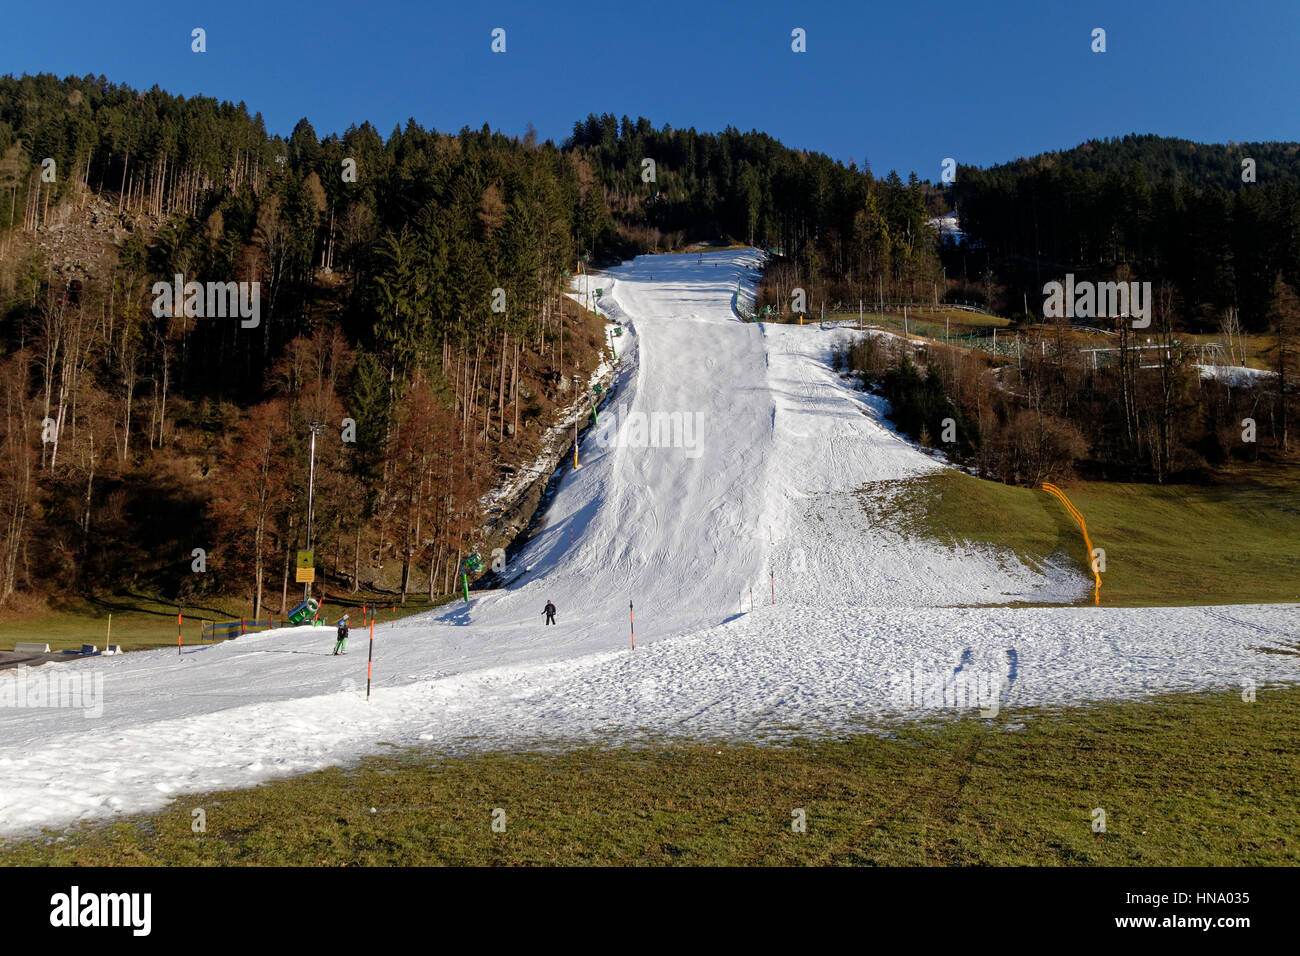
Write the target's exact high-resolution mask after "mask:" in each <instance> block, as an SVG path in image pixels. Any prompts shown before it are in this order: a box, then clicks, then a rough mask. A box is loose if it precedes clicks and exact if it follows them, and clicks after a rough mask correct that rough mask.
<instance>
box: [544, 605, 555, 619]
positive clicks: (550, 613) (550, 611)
mask: <svg viewBox="0 0 1300 956" xmlns="http://www.w3.org/2000/svg"><path fill="white" fill-rule="evenodd" d="M544 613H545V614H546V623H547V624H554V623H555V605H554V604H552V603H551V602H550V601H547V602H546V609H545V611H544Z"/></svg>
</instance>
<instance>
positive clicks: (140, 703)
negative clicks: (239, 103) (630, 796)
mask: <svg viewBox="0 0 1300 956" xmlns="http://www.w3.org/2000/svg"><path fill="white" fill-rule="evenodd" d="M701 258H702V259H703V262H701V261H700V260H701ZM760 261H761V260H760V255H759V253H758V252H757V251H755V250H746V251H741V252H734V251H733V252H723V253H706V254H704V256H703V257H701V256H699V255H698V254H689V255H684V256H644V257H640V258H638V259H636V260H634V261H632V262H630V263H626V264H624V265H623V266H620V267H618V268H616V269H612V270H610V271H609V272H607V273H603V274H600V275H597V276H594V277H586V276H583V277H580V279H579V280H578V282H577V283H576V284H575V289H574V291H573V293H572V294H573V297H574V298H575V299H579V300H581V298H582V293H583V292H584V286H583V285H582V283H584V282H592V283H593V284H594V285H596V286H598V287H600V288H602V289H603V295H602V297H601V299H600V307H601V311H602V312H603V313H604V314H605V315H606V317H607V318H609V319H611V320H612V321H616V322H618V323H619V324H620V325H622V326H623V327H624V329H625V334H624V335H623V336H621V337H619V338H618V339H617V340H616V342H617V345H618V350H619V356H620V360H621V361H620V363H619V365H618V367H617V369H616V373H615V387H616V391H615V392H614V395H613V398H612V400H611V401H610V402H607V403H606V405H605V406H604V407H603V408H602V409H601V413H600V417H601V428H600V429H595V430H592V431H589V432H588V433H587V434H586V435H585V436H584V438H583V442H582V445H581V447H580V459H581V462H582V467H581V468H579V469H578V470H576V471H574V470H571V469H566V472H565V473H564V474H563V476H562V478H561V480H560V482H559V484H558V488H557V490H556V493H555V496H554V499H553V500H552V502H551V503H550V506H549V509H548V512H547V515H546V519H545V522H544V524H543V527H542V528H541V530H540V531H539V532H538V533H537V535H536V536H535V537H534V538H533V540H532V541H531V542H530V543H529V544H528V546H527V547H526V548H525V549H524V550H523V551H522V552H521V554H520V555H519V556H518V557H516V559H515V561H514V563H513V566H512V567H511V569H510V574H511V577H512V579H513V580H512V584H511V587H510V589H509V590H508V591H498V592H485V593H483V594H481V595H479V596H478V597H477V598H476V599H475V600H474V602H473V604H472V605H471V606H470V607H468V608H466V607H465V605H464V604H463V603H458V604H456V605H452V606H449V607H446V608H443V609H440V610H438V611H434V612H430V613H428V614H424V615H420V616H418V617H412V618H407V619H405V620H403V621H400V622H397V624H395V625H392V624H383V625H379V626H378V627H377V629H376V632H375V663H374V674H375V681H374V687H373V691H372V698H371V700H370V701H369V702H367V701H366V700H365V696H364V695H365V677H366V650H367V636H368V635H367V633H366V632H365V631H364V630H363V629H361V628H358V629H356V630H354V632H353V637H352V640H351V642H350V644H351V647H350V653H349V654H348V655H347V656H344V657H333V656H332V655H331V654H330V649H331V648H332V646H333V642H334V634H333V629H332V628H312V627H300V628H290V629H283V630H277V631H271V632H263V633H260V634H255V635H250V636H247V637H241V638H239V639H238V640H235V641H230V642H227V643H224V644H219V645H213V646H208V647H192V648H186V649H185V651H184V653H182V654H177V653H175V652H174V651H166V650H159V651H149V652H138V653H132V654H127V655H124V656H121V657H110V658H95V659H89V660H85V661H80V662H76V663H70V664H47V665H45V666H44V667H42V668H37V669H29V670H27V671H26V672H20V671H14V670H11V671H3V672H0V682H4V681H10V682H17V681H19V680H22V679H25V680H28V681H31V680H32V679H33V678H36V677H38V676H43V675H44V674H46V673H50V672H53V669H57V672H58V673H61V674H62V673H69V672H71V671H72V670H74V669H75V671H76V672H78V673H88V674H93V675H98V676H102V678H103V713H102V715H101V716H99V717H96V718H87V717H86V716H84V715H83V713H82V712H81V711H80V710H75V709H66V708H64V709H59V708H42V709H35V708H32V709H27V708H23V707H12V706H0V833H5V834H13V833H23V832H30V831H32V830H35V829H37V828H39V827H42V826H55V827H58V826H66V825H67V824H69V823H72V822H74V821H77V820H95V819H102V818H105V817H110V816H113V815H116V814H121V813H127V812H137V811H144V810H152V809H156V808H159V807H161V806H164V805H165V804H166V803H167V802H168V801H169V800H171V799H173V798H174V797H176V796H177V795H181V794H186V793H197V792H203V791H207V790H213V789H220V788H227V787H242V786H252V785H254V784H257V783H259V782H262V781H265V780H268V779H271V778H274V777H282V776H286V775H289V774H295V773H301V772H306V771H310V770H315V769H319V768H322V767H327V766H331V765H336V764H339V763H343V762H347V761H351V760H354V759H356V758H357V757H359V756H361V755H363V754H367V753H374V752H376V751H377V750H378V748H379V746H380V744H381V742H382V743H390V744H396V745H407V744H410V745H415V744H423V745H427V746H434V747H437V748H439V749H442V750H446V751H449V752H460V751H464V750H466V749H483V748H493V747H513V748H520V747H530V748H533V747H561V746H567V745H571V744H573V743H580V742H598V743H614V742H635V741H639V740H645V739H651V738H657V737H663V736H668V737H672V736H688V737H699V736H710V737H712V736H719V737H726V738H739V739H759V740H772V741H779V740H783V739H787V738H789V737H792V736H806V735H815V734H831V733H841V732H846V731H850V730H853V729H861V728H863V727H866V726H870V725H873V724H879V723H881V722H885V723H888V722H890V721H894V720H900V719H911V718H914V717H916V716H918V715H921V714H933V713H934V711H933V710H926V709H925V707H924V706H923V705H922V704H921V703H920V702H918V701H916V700H914V699H911V698H909V697H908V696H907V695H906V694H905V693H901V692H900V688H903V687H906V686H907V681H908V679H909V677H908V675H909V674H921V675H925V676H927V677H928V676H929V675H940V676H941V677H943V679H944V680H945V681H947V682H948V683H949V684H951V683H952V682H953V681H954V680H956V679H957V678H958V676H959V675H981V674H982V675H985V676H986V677H987V676H990V675H991V676H992V677H993V678H995V679H996V681H997V682H998V685H999V686H1000V687H1001V692H1000V697H999V705H1000V706H1001V707H1002V708H1009V707H1010V708H1014V707H1029V706H1043V705H1046V706H1055V705H1068V704H1076V703H1080V702H1085V701H1091V700H1100V699H1136V698H1141V697H1143V696H1145V695H1148V694H1152V693H1158V692H1163V691H1169V690H1184V689H1209V688H1227V687H1241V686H1243V685H1245V684H1246V682H1247V681H1253V682H1254V683H1255V684H1256V685H1257V686H1258V687H1259V688H1260V690H1261V693H1263V692H1266V690H1265V689H1266V688H1267V686H1268V685H1269V684H1270V683H1283V682H1286V683H1290V682H1295V681H1300V654H1297V653H1296V652H1297V650H1300V615H1297V613H1296V612H1297V610H1300V606H1297V605H1259V606H1255V605H1242V606H1234V607H1231V608H1135V609H1124V608H1105V607H1102V608H1095V607H1086V606H1085V607H1079V606H1075V607H1036V608H1007V607H981V606H979V605H990V604H1005V603H1008V602H1012V601H1030V602H1037V603H1048V604H1051V603H1060V604H1064V603H1068V602H1073V601H1078V600H1079V599H1081V598H1084V597H1086V596H1087V595H1088V594H1089V593H1090V589H1091V582H1090V581H1088V580H1086V579H1084V578H1083V577H1082V576H1081V575H1079V574H1077V573H1075V572H1073V571H1070V570H1065V569H1063V568H1055V567H1048V568H1047V569H1045V571H1040V570H1036V569H1032V568H1029V567H1027V566H1025V565H1024V564H1023V563H1022V562H1020V561H1019V560H1017V559H1016V558H1015V557H1014V556H1012V555H1008V554H997V553H994V552H993V551H991V550H989V549H977V548H971V547H962V548H949V547H944V546H941V545H938V544H934V543H930V542H924V541H915V540H908V539H906V538H904V537H902V536H900V535H899V534H897V533H894V532H890V531H888V530H886V529H879V528H875V527H873V526H872V523H871V521H870V518H869V513H868V511H867V510H866V509H865V508H864V507H863V505H862V502H861V501H860V500H859V498H858V496H857V495H856V494H855V492H857V491H858V490H859V489H861V488H863V486H864V485H869V484H870V483H872V482H889V481H898V480H900V479H907V478H909V477H913V476H920V475H924V474H927V473H930V472H933V471H935V470H937V469H939V468H942V467H943V465H942V464H941V463H939V462H937V461H935V460H934V459H933V458H931V457H929V456H928V455H926V454H924V453H922V452H920V451H918V450H917V449H916V448H914V447H913V446H912V445H910V444H909V443H907V442H906V441H904V440H903V439H901V438H900V437H899V436H898V435H897V434H895V432H894V431H893V430H892V429H891V428H890V427H889V425H888V423H887V422H885V421H884V420H883V414H882V408H883V406H882V404H881V402H880V401H879V400H878V399H874V398H872V397H871V396H869V395H865V394H863V393H859V392H856V391H854V390H852V389H851V388H849V387H848V386H847V385H846V384H845V383H843V382H842V381H841V379H840V378H839V376H838V375H837V374H836V373H835V372H834V371H833V370H832V368H831V362H830V359H831V354H832V349H833V348H835V347H839V346H842V345H843V344H845V343H846V342H848V341H849V340H850V339H852V338H853V336H854V335H860V334H862V333H854V332H852V331H848V330H844V329H836V330H833V331H822V330H820V329H818V328H817V327H816V326H805V327H798V326H759V325H752V324H747V323H743V322H740V321H738V320H737V318H736V315H735V313H734V312H733V311H732V308H731V294H732V292H733V291H734V290H735V287H736V280H737V277H741V278H742V279H744V278H746V277H747V276H750V275H752V274H753V273H752V272H751V270H752V269H754V268H755V267H756V266H757V265H759V263H760ZM651 277H653V278H651ZM655 412H658V413H674V412H680V413H682V414H683V416H694V415H695V414H696V413H700V417H699V421H700V423H701V426H702V433H701V434H699V435H698V436H694V437H698V439H699V444H698V445H697V446H695V447H694V448H684V447H645V443H646V442H645V439H646V438H648V433H647V430H646V429H641V430H640V432H639V433H638V431H637V425H636V419H637V413H643V414H645V415H646V416H648V415H650V414H651V413H655ZM692 421H693V419H692ZM638 437H640V439H641V440H640V441H638V440H637V439H638ZM678 437H680V438H682V439H683V440H684V439H686V438H687V437H691V436H689V435H688V434H687V433H686V432H679V435H678ZM682 443H683V442H679V444H682ZM661 444H664V443H661ZM493 500H495V499H493ZM521 568H524V569H526V570H524V571H523V572H522V573H519V569H521ZM773 570H775V573H776V584H775V591H776V601H777V603H775V604H772V603H771V596H772V583H771V578H770V574H771V572H772V571H773ZM548 599H550V600H553V601H554V602H555V604H556V605H557V607H558V608H559V615H558V621H559V623H558V626H555V627H544V626H543V625H542V606H543V605H544V604H545V603H546V601H547V600H548ZM629 601H633V602H635V609H634V610H635V615H636V617H635V622H636V639H637V646H636V650H635V651H632V650H631V649H630V647H629V644H630V634H629V624H630V622H629V615H628V602H629ZM751 601H752V605H751ZM751 607H752V610H751ZM10 636H11V637H18V639H21V636H20V635H10ZM1264 649H1268V650H1274V651H1283V652H1288V653H1263V652H1262V650H1264ZM24 675H25V676H24ZM12 686H16V683H15V684H13V685H12ZM4 693H5V690H4V686H3V684H2V683H0V700H4V699H5V698H4V696H3V695H4ZM946 713H954V711H952V710H948V711H946Z"/></svg>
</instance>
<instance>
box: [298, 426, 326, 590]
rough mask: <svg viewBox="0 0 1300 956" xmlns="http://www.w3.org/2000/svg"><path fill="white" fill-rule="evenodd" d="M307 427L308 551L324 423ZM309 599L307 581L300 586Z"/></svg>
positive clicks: (309, 587) (308, 583)
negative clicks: (308, 448)
mask: <svg viewBox="0 0 1300 956" xmlns="http://www.w3.org/2000/svg"><path fill="white" fill-rule="evenodd" d="M308 427H309V428H311V464H310V465H309V466H308V469H307V550H308V551H310V550H311V516H312V505H313V504H314V502H315V494H316V436H317V435H319V434H320V433H321V432H322V431H324V430H325V423H324V422H311V423H310V425H309V426H308ZM310 597H311V582H310V581H308V582H307V583H306V584H304V585H303V586H302V599H303V600H304V601H306V600H308V599H309V598H310Z"/></svg>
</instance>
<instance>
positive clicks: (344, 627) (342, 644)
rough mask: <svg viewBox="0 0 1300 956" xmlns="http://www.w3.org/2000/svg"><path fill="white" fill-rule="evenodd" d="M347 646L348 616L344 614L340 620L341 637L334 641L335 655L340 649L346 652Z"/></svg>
mask: <svg viewBox="0 0 1300 956" xmlns="http://www.w3.org/2000/svg"><path fill="white" fill-rule="evenodd" d="M347 647H348V616H347V615H346V614H344V615H343V619H342V620H341V621H339V639H338V640H337V641H335V642H334V653H335V655H337V654H338V653H339V651H344V652H346V651H347Z"/></svg>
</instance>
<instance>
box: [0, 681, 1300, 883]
mask: <svg viewBox="0 0 1300 956" xmlns="http://www.w3.org/2000/svg"><path fill="white" fill-rule="evenodd" d="M1297 726H1300V688H1288V689H1274V688H1268V687H1265V688H1261V689H1260V690H1259V691H1258V694H1257V697H1256V699H1255V700H1254V701H1253V702H1250V703H1247V702H1244V701H1243V700H1242V695H1241V693H1240V692H1239V691H1238V692H1223V693H1215V694H1195V695H1192V694H1188V695H1180V696H1171V697H1161V698H1153V699H1151V700H1147V701H1143V702H1131V703H1122V704H1116V703H1109V704H1098V705H1091V706H1087V707H1081V708H1076V709H1069V710H1064V711H1059V712H1043V711H1020V712H1011V711H1006V710H1004V711H1003V712H1002V713H1001V714H1000V715H999V716H998V717H997V718H995V719H993V720H983V719H979V718H975V717H968V718H963V719H949V720H946V721H936V722H931V723H928V724H920V725H916V724H914V725H908V726H905V727H900V728H894V729H892V730H887V731H884V732H881V733H864V734H862V735H859V736H855V737H851V738H849V739H844V740H837V741H820V742H815V743H814V742H800V743H796V744H794V745H790V746H781V747H773V746H759V745H754V744H744V745H733V744H728V743H722V742H691V743H679V744H656V745H651V746H648V747H645V748H621V749H593V748H586V749H580V750H573V751H569V752H566V753H562V754H549V755H539V754H507V753H488V754H482V755H476V756H465V757H448V756H442V755H438V754H434V753H430V752H427V751H396V752H394V753H393V754H391V755H389V756H385V757H377V758H373V759H367V760H365V761H363V762H362V763H361V764H360V765H358V766H355V767H351V768H338V769H330V770H325V771H321V772H318V773H313V774H309V775H305V776H301V777H297V778H293V779H288V780H282V781H278V782H275V783H270V784H267V785H264V786H261V787H257V788H255V789H251V790H234V791H225V792H221V793H210V794H203V795H194V796H187V797H181V798H179V799H177V800H176V801H175V802H174V803H173V804H172V805H171V806H170V807H169V808H168V809H166V810H164V811H162V812H159V813H156V814H150V815H142V816H135V817H130V818H126V819H122V820H119V821H116V822H113V823H110V824H100V825H97V826H84V827H80V828H75V829H73V830H71V831H69V832H64V833H61V834H57V835H55V834H51V835H50V836H49V837H46V838H36V839H26V840H22V841H7V842H3V843H0V865H46V864H53V865H73V864H76V865H110V866H111V865H156V864H163V865H178V864H179V865H214V864H215V865H297V866H337V865H348V864H364V865H377V866H389V865H427V864H461V865H465V864H468V865H520V864H524V865H542V864H569V865H587V864H640V865H672V864H685V865H691V864H697V865H709V864H713V865H722V864H726V865H745V864H832V865H838V864H888V865H929V866H946V865H1042V866H1055V865H1085V866H1091V865H1102V866H1112V865H1138V866H1173V865H1179V866H1194V865H1208V866H1243V865H1249V866H1254V865H1294V864H1296V863H1297V862H1298V861H1300V813H1297V799H1296V796H1295V790H1294V787H1293V786H1291V785H1290V782H1291V781H1292V780H1293V778H1294V775H1295V768H1296V767H1297V766H1300V738H1298V737H1297V735H1296V733H1295V728H1296V727H1297ZM498 808H499V809H501V810H503V811H504V812H505V832H494V831H493V829H492V819H493V811H494V810H496V809H498ZM196 809H202V810H203V811H204V813H205V816H206V820H205V822H206V831H205V832H200V833H196V832H194V829H193V821H194V819H195V817H194V814H193V811H194V810H196ZM798 809H802V810H803V811H804V817H805V820H806V832H795V831H794V830H793V829H792V823H793V822H794V821H795V819H796V818H795V817H794V815H793V814H794V812H795V811H796V810H798ZM1096 809H1101V810H1104V811H1105V815H1106V817H1105V832H1104V833H1098V832H1093V820H1094V810H1096ZM56 836H57V838H56Z"/></svg>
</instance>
